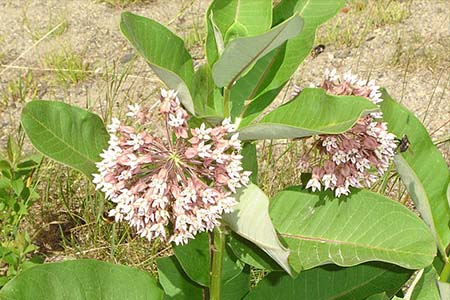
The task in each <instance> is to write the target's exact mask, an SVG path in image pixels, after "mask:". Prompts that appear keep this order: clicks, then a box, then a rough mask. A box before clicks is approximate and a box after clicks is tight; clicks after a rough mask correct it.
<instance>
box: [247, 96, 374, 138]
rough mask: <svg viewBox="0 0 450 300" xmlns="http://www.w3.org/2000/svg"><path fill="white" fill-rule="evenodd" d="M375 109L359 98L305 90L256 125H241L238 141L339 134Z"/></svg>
mask: <svg viewBox="0 0 450 300" xmlns="http://www.w3.org/2000/svg"><path fill="white" fill-rule="evenodd" d="M376 110H377V107H376V105H374V104H373V103H371V102H370V101H368V100H367V99H365V98H362V97H355V96H332V95H327V94H326V93H325V90H323V89H315V88H308V89H304V90H303V91H302V92H301V93H300V94H299V95H298V96H297V97H295V98H294V99H293V100H292V101H290V102H288V103H286V104H284V105H282V106H280V107H278V108H276V109H275V110H273V111H272V112H270V113H269V114H268V115H266V116H265V117H264V118H262V119H261V121H259V122H258V123H255V124H251V125H248V126H245V125H242V124H241V126H242V127H241V128H240V129H239V132H240V133H239V139H241V140H254V139H284V138H298V137H305V136H311V135H315V134H336V133H341V132H344V131H346V130H348V129H349V128H351V127H352V126H353V125H354V124H355V123H356V121H357V120H358V119H359V118H360V117H362V116H364V115H366V114H368V113H370V112H373V111H376ZM244 123H245V122H244Z"/></svg>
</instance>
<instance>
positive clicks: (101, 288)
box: [0, 260, 164, 300]
mask: <svg viewBox="0 0 450 300" xmlns="http://www.w3.org/2000/svg"><path fill="white" fill-rule="evenodd" d="M163 295H164V294H163V291H162V290H161V288H160V287H159V286H158V284H157V282H156V280H155V279H154V278H153V277H152V276H150V275H149V274H148V273H146V272H143V271H140V270H137V269H133V268H129V267H126V266H121V265H114V264H110V263H106V262H100V261H96V260H72V261H65V262H58V263H51V264H43V265H37V266H35V267H32V268H29V269H27V270H25V271H23V272H21V273H20V274H19V275H18V276H17V277H15V278H14V279H12V280H11V281H10V282H8V283H7V284H6V285H5V286H4V287H3V288H2V289H1V290H0V299H5V300H9V299H21V300H48V299H65V300H85V299H111V300H113V299H117V300H123V299H136V300H138V299H142V300H144V299H145V300H156V299H163Z"/></svg>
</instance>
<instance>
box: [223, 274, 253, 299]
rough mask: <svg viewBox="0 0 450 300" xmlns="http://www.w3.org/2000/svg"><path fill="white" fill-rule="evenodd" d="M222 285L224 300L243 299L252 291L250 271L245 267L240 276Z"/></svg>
mask: <svg viewBox="0 0 450 300" xmlns="http://www.w3.org/2000/svg"><path fill="white" fill-rule="evenodd" d="M222 284H223V286H222V300H236V299H242V298H243V297H244V296H245V295H246V294H247V293H248V292H249V291H250V269H249V268H248V266H247V267H245V268H244V269H243V270H242V271H241V272H239V274H238V275H236V276H234V277H233V278H230V279H229V280H227V281H225V282H223V283H222Z"/></svg>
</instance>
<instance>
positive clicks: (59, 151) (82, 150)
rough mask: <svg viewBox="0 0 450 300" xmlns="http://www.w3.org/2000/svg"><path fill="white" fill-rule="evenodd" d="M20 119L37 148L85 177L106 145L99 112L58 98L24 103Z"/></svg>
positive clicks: (105, 132) (93, 171) (106, 140)
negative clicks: (57, 100) (94, 112)
mask: <svg viewBox="0 0 450 300" xmlns="http://www.w3.org/2000/svg"><path fill="white" fill-rule="evenodd" d="M21 123H22V126H23V128H24V129H25V132H26V134H27V136H28V138H29V139H30V141H31V143H32V144H33V146H34V147H35V148H36V149H37V150H39V151H40V152H42V153H43V154H44V155H46V156H48V157H50V158H51V159H54V160H56V161H57V162H60V163H62V164H65V165H67V166H69V167H72V168H74V169H77V170H79V171H81V172H83V173H84V174H85V175H86V176H88V177H89V178H91V175H92V174H93V173H95V172H96V171H97V168H96V166H95V163H96V162H97V161H99V160H100V156H99V155H100V153H101V152H102V150H103V149H104V148H107V147H108V140H109V135H108V132H107V131H106V129H105V126H104V125H103V121H102V120H101V119H100V117H99V116H97V115H96V114H93V113H91V112H89V111H86V110H84V109H81V108H78V107H76V106H71V105H68V104H65V103H62V102H54V101H41V100H35V101H32V102H29V103H27V105H25V107H24V109H23V111H22V115H21Z"/></svg>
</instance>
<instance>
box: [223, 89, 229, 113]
mask: <svg viewBox="0 0 450 300" xmlns="http://www.w3.org/2000/svg"><path fill="white" fill-rule="evenodd" d="M230 88H231V87H229V86H226V87H224V88H223V110H224V115H225V118H229V117H230Z"/></svg>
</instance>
